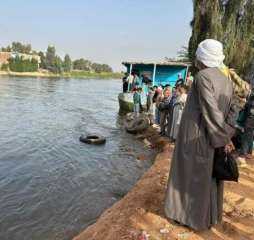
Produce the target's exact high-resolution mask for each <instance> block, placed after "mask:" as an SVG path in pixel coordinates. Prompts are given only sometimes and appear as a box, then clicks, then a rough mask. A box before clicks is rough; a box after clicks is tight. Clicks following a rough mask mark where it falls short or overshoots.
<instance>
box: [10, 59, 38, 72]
mask: <svg viewBox="0 0 254 240" xmlns="http://www.w3.org/2000/svg"><path fill="white" fill-rule="evenodd" d="M9 69H10V70H11V71H13V72H37V71H38V62H37V61H36V60H35V59H32V60H29V59H22V58H20V57H19V56H16V57H15V58H11V59H9Z"/></svg>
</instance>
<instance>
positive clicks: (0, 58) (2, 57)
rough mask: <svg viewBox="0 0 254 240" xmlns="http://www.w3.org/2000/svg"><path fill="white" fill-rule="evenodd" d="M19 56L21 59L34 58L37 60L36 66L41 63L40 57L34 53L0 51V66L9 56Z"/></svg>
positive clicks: (5, 62)
mask: <svg viewBox="0 0 254 240" xmlns="http://www.w3.org/2000/svg"><path fill="white" fill-rule="evenodd" d="M17 56H18V57H20V58H22V59H23V60H30V61H31V60H32V59H35V60H36V61H37V62H38V66H39V64H40V63H41V58H40V56H39V55H36V54H26V53H18V52H0V67H1V66H2V65H3V64H7V63H8V61H9V59H10V58H15V57H17Z"/></svg>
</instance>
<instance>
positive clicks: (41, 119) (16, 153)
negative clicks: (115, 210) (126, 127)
mask: <svg viewBox="0 0 254 240" xmlns="http://www.w3.org/2000/svg"><path fill="white" fill-rule="evenodd" d="M120 89H121V82H120V81H116V80H78V79H75V80H74V79H36V78H7V77H2V78H0V112H1V118H0V145H1V152H0V192H1V198H0V212H1V215H0V239H1V240H16V239H25V240H30V239H31V240H32V239H36V240H40V239H43V240H45V239H47V240H51V239H54V240H55V239H71V238H72V237H73V236H74V235H76V234H77V233H78V232H80V231H81V230H82V229H84V228H85V227H86V226H87V225H89V224H91V223H93V222H94V221H95V220H96V218H97V217H98V215H100V214H101V212H102V211H103V210H104V209H105V208H107V207H109V206H110V205H112V204H113V203H114V202H115V201H117V200H118V199H119V198H120V197H121V196H123V195H124V194H125V193H126V192H127V191H128V190H129V189H130V188H131V187H132V186H133V184H134V183H135V182H136V181H137V179H138V178H139V177H140V176H141V175H142V174H143V172H144V171H145V170H146V169H147V168H148V167H149V166H150V164H151V163H150V161H144V162H139V161H137V160H136V159H135V157H134V156H133V152H134V153H135V154H138V153H140V152H143V151H144V149H143V146H142V144H141V143H139V142H137V141H136V140H135V139H134V138H133V137H132V136H130V135H128V134H126V133H125V132H124V131H123V129H121V128H122V127H121V118H120V117H118V114H117V111H118V103H117V94H118V92H119V91H120ZM88 133H100V134H102V135H104V136H105V137H106V138H107V143H106V144H105V145H103V146H92V145H84V144H83V143H80V142H79V141H78V139H79V136H80V135H81V134H88ZM130 151H131V152H130ZM135 154H134V155H135Z"/></svg>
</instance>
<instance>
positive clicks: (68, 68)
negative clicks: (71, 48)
mask: <svg viewBox="0 0 254 240" xmlns="http://www.w3.org/2000/svg"><path fill="white" fill-rule="evenodd" d="M71 68H72V61H71V58H70V56H69V55H68V54H66V55H65V57H64V62H63V70H64V72H70V71H71Z"/></svg>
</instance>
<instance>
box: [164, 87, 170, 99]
mask: <svg viewBox="0 0 254 240" xmlns="http://www.w3.org/2000/svg"><path fill="white" fill-rule="evenodd" d="M170 94H171V91H170V89H169V88H165V89H164V91H163V96H164V97H165V98H168V97H170Z"/></svg>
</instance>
